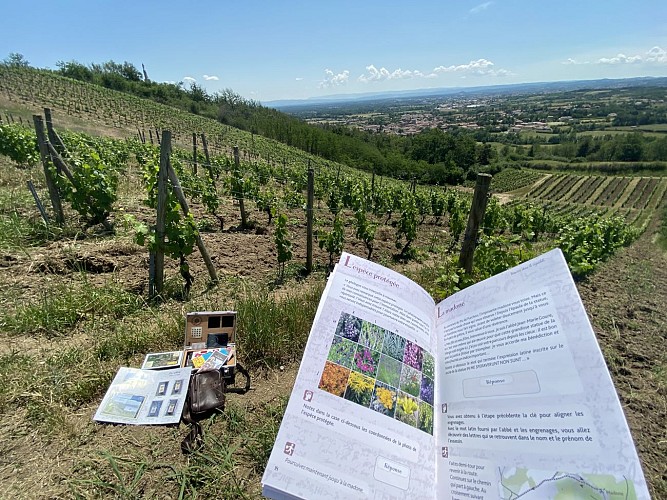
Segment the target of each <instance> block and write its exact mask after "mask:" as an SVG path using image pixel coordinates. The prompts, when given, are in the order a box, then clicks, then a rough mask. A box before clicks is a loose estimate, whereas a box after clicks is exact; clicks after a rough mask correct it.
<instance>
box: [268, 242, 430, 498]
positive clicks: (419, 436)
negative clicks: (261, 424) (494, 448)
mask: <svg viewBox="0 0 667 500" xmlns="http://www.w3.org/2000/svg"><path fill="white" fill-rule="evenodd" d="M433 309H434V302H433V300H432V299H431V297H430V296H429V295H428V294H427V293H426V292H425V291H424V290H423V289H422V288H420V287H419V286H418V285H416V284H415V283H414V282H412V281H410V280H408V279H407V278H405V277H404V276H401V275H400V274H398V273H395V272H393V271H391V270H389V269H386V268H384V267H382V266H380V265H378V264H375V263H372V262H369V261H366V260H364V259H361V258H358V257H354V256H352V255H349V254H343V256H342V257H341V260H340V262H339V263H338V265H337V266H336V269H335V270H334V272H333V273H332V275H331V276H330V277H329V281H328V284H327V288H326V290H325V292H324V294H323V296H322V299H321V301H320V305H319V308H318V311H317V314H316V317H315V321H314V323H313V327H312V330H311V332H310V337H309V339H308V343H307V345H306V348H305V352H304V357H303V360H302V362H301V367H300V369H299V373H298V375H297V378H296V382H295V385H294V389H293V391H292V394H291V397H290V400H289V403H288V405H287V409H286V411H285V415H284V418H283V421H282V424H281V426H280V430H279V432H278V436H277V439H276V443H275V445H274V449H273V452H272V454H271V458H270V460H269V463H268V465H267V467H266V471H265V474H264V477H263V480H262V483H263V487H264V489H263V492H264V494H265V495H267V496H270V497H272V498H278V497H280V498H286V496H285V495H287V497H289V496H290V495H291V496H294V497H299V498H344V499H349V498H405V497H407V496H409V497H411V498H432V497H433V493H434V483H435V456H434V441H433V437H432V433H433V397H434V389H435V388H434V383H433V380H434V363H435V360H434V357H433V351H434V348H435V337H434V336H433V334H432V332H433V322H434V319H433Z"/></svg>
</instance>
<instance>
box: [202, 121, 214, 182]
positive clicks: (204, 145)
mask: <svg viewBox="0 0 667 500" xmlns="http://www.w3.org/2000/svg"><path fill="white" fill-rule="evenodd" d="M201 147H202V149H203V150H204V157H205V158H206V170H208V177H209V179H211V182H213V165H211V156H210V155H209V154H208V143H207V142H206V135H205V134H204V132H202V133H201Z"/></svg>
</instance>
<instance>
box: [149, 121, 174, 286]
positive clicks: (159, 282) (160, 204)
mask: <svg viewBox="0 0 667 500" xmlns="http://www.w3.org/2000/svg"><path fill="white" fill-rule="evenodd" d="M170 153H171V132H170V131H168V130H165V131H163V132H162V144H161V146H160V169H159V170H158V174H157V220H156V222H155V243H156V245H155V246H156V249H155V253H154V255H152V256H151V257H152V262H153V263H154V265H153V266H152V268H153V273H154V274H153V276H151V277H149V283H153V287H152V288H154V293H155V295H159V294H161V293H162V289H163V288H164V235H165V229H166V216H167V182H168V178H169V154H170ZM150 288H151V286H150V285H149V289H150Z"/></svg>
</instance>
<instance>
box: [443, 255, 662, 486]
mask: <svg viewBox="0 0 667 500" xmlns="http://www.w3.org/2000/svg"><path fill="white" fill-rule="evenodd" d="M436 331H437V335H438V346H437V349H438V356H439V362H438V365H437V374H436V378H437V380H438V385H437V387H438V390H437V394H436V405H437V409H438V411H437V412H436V428H437V432H436V440H437V447H438V458H437V464H438V465H437V469H438V472H437V474H438V491H439V495H438V498H441V497H442V498H451V499H471V498H472V499H492V498H493V499H496V498H501V499H517V498H536V499H537V498H539V499H548V498H624V499H633V498H649V495H648V491H647V488H646V484H645V481H644V477H643V474H642V471H641V466H640V463H639V460H638V457H637V453H636V451H635V447H634V444H633V442H632V438H631V436H630V432H629V430H628V426H627V423H626V421H625V418H624V416H623V412H622V409H621V406H620V403H619V401H618V397H617V395H616V391H615V389H614V387H613V384H612V381H611V378H610V375H609V372H608V370H607V368H606V365H605V362H604V359H603V357H602V353H601V351H600V348H599V346H598V344H597V341H596V338H595V334H594V332H593V330H592V328H591V325H590V322H589V321H588V316H587V315H586V312H585V310H584V308H583V304H582V302H581V299H580V297H579V294H578V292H577V289H576V287H575V284H574V282H573V280H572V277H571V275H570V272H569V270H568V267H567V264H566V262H565V259H564V258H563V255H562V253H561V252H560V250H558V249H556V250H552V251H550V252H548V253H546V254H544V255H543V256H541V257H538V258H536V259H533V260H531V261H529V262H526V263H524V264H522V265H520V266H517V267H516V268H514V269H511V270H508V271H506V272H504V273H501V274H499V275H497V276H494V277H492V278H490V279H488V280H486V281H484V282H482V283H478V284H477V285H474V286H472V287H470V288H468V289H465V290H463V291H461V292H459V293H457V294H455V295H454V296H452V297H449V298H448V299H446V300H444V301H443V302H441V303H440V304H438V305H437V307H436ZM559 495H560V496H559Z"/></svg>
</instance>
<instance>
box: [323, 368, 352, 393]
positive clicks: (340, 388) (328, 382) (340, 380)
mask: <svg viewBox="0 0 667 500" xmlns="http://www.w3.org/2000/svg"><path fill="white" fill-rule="evenodd" d="M349 376H350V369H349V368H345V367H343V366H340V365H337V364H335V363H332V362H330V361H327V362H326V363H325V364H324V371H323V372H322V377H321V378H320V384H319V385H318V387H319V388H320V389H322V390H323V391H327V392H328V393H331V394H333V395H334V396H339V397H343V394H344V393H345V388H346V387H347V379H348V377H349Z"/></svg>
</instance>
